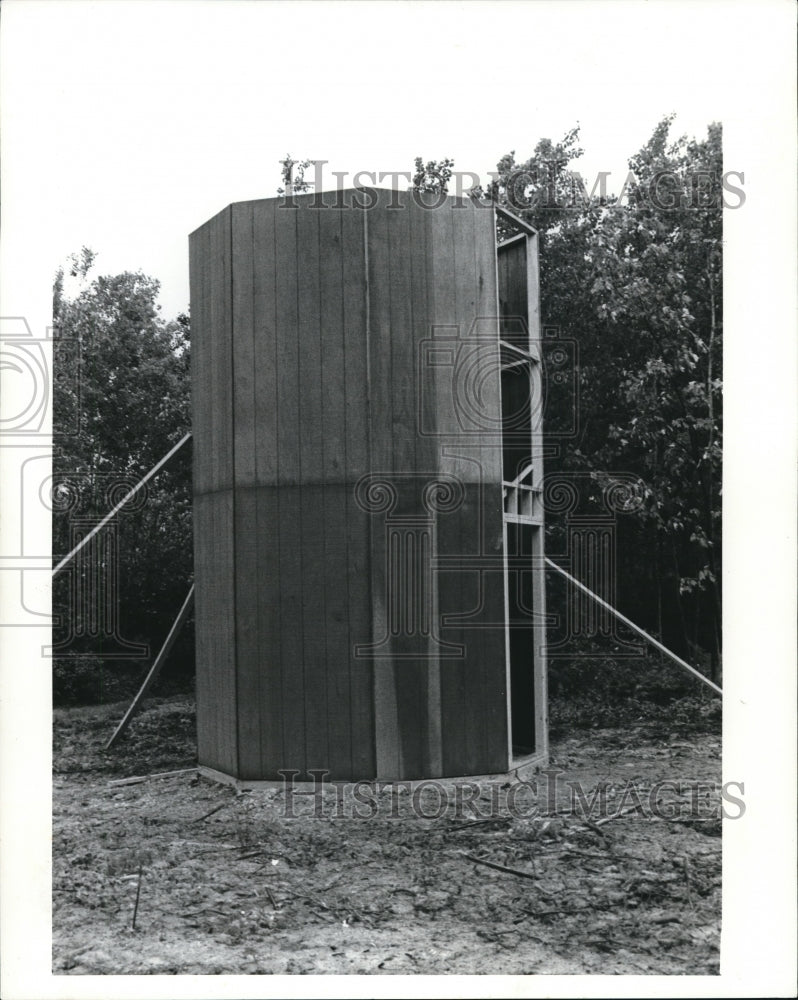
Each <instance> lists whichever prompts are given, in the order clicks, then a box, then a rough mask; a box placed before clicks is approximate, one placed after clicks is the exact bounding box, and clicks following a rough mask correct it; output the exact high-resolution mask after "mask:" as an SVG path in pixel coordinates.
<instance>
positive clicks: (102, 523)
mask: <svg viewBox="0 0 798 1000" xmlns="http://www.w3.org/2000/svg"><path fill="white" fill-rule="evenodd" d="M190 437H191V432H190V431H189V433H188V434H186V435H184V436H183V437H182V438H181V439H180V440H179V441H178V442H177V444H176V445H175V446H174V448H172V449H171V451H169V452H168V453H167V454H166V455H164V457H163V458H162V459H161V460H160V462H158V463H157V465H153V467H152V468H151V469H150V471H149V472H148V473H147V475H146V476H144V478H143V479H140V480H139V481H138V482H137V483H136V485H135V486H134V487H133V489H132V490H131V491H130V492H129V493H126V494H125V496H123V497H122V499H121V500H120V501H119V503H118V504H117V505H116V506H115V507H114V508H113V510H112V511H111V512H110V513H108V514H106V515H105V517H104V518H103V519H102V521H100V523H99V524H96V525H95V526H94V527H93V528H92V529H91V531H90V532H89V533H88V535H86V537H85V538H81V540H80V541H79V542H78V544H77V545H76V546H75V548H74V549H72V551H71V552H70V553H68V554H67V555H65V556H64V558H63V559H62V560H61V562H60V563H59V564H58V565H57V566H56V567H55V568H54V569H53V577H55V576H56V575H57V574H58V573H60V572H61V570H62V569H63V568H64V566H66V565H67V563H68V562H69V561H70V560H71V559H73V558H74V557H75V556H76V555H77V554H78V552H80V550H81V549H82V548H83V546H84V545H86V544H87V542H89V541H90V540H91V539H92V538H94V536H95V535H96V534H97V532H98V531H101V530H102V529H103V528H104V527H105V526H106V524H108V522H109V521H110V520H111V518H112V517H113V516H114V514H116V513H117V512H118V511H120V510H121V509H122V508H123V507H124V506H125V504H126V503H127V502H128V500H130V499H132V497H134V496H135V495H136V493H138V491H139V490H140V489H141V487H142V486H143V485H144V484H145V483H146V482H147V481H148V480H150V479H152V477H153V476H154V475H155V473H156V472H159V471H160V470H161V469H162V468H163V467H164V465H166V463H167V462H168V461H169V459H170V458H171V457H172V455H174V454H176V453H177V452H178V451H179V450H180V449H181V448H182V447H183V445H184V444H185V443H186V441H188V439H189V438H190Z"/></svg>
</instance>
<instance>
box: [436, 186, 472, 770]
mask: <svg viewBox="0 0 798 1000" xmlns="http://www.w3.org/2000/svg"><path fill="white" fill-rule="evenodd" d="M461 217H462V213H461ZM454 221H455V220H454V210H453V208H452V207H451V204H450V203H446V204H444V205H443V206H441V207H440V208H435V209H429V210H428V211H427V225H428V244H427V246H428V258H427V259H428V262H429V267H430V281H429V285H430V288H431V290H432V296H431V299H432V322H433V323H434V324H435V326H436V327H438V328H439V329H438V330H437V331H436V336H438V337H440V336H441V333H442V330H441V329H440V328H443V327H449V334H450V337H451V338H453V339H451V340H450V341H449V344H448V346H449V347H450V349H451V350H452V364H451V365H449V366H444V365H437V366H436V367H435V368H434V377H433V385H434V392H435V404H436V407H437V408H438V427H439V429H445V430H447V431H448V437H446V438H441V439H439V442H438V447H439V448H440V449H443V448H444V446H446V451H447V452H449V453H450V455H449V457H448V458H445V457H444V456H443V454H441V457H440V458H439V467H440V468H441V471H443V472H447V473H450V474H452V475H455V476H456V477H457V478H458V479H460V480H461V481H462V461H461V459H460V458H459V457H455V456H457V455H458V451H459V454H460V455H461V454H462V449H463V447H464V446H465V445H466V443H467V439H465V436H464V434H463V432H462V431H461V430H460V424H459V418H458V412H457V408H456V407H457V391H458V388H459V386H458V381H457V380H458V376H459V374H460V370H459V369H458V367H457V364H458V358H459V357H461V356H460V355H459V352H460V351H461V350H462V343H463V340H464V338H465V335H466V333H467V329H466V330H464V329H463V328H462V325H460V324H461V322H462V317H458V312H457V296H456V291H455V287H456V272H455V239H456V233H455V226H454ZM461 384H462V383H461ZM472 440H473V435H472ZM461 517H462V510H459V511H455V512H453V513H451V514H441V515H439V516H438V517H437V519H436V520H437V555H439V556H442V555H449V556H450V557H454V558H455V559H456V558H457V557H458V556H460V555H461V554H462V543H461ZM437 584H438V601H439V605H438V611H439V614H440V618H441V621H442V622H444V621H445V620H446V617H447V616H449V615H458V614H460V613H461V611H462V607H463V579H462V575H461V572H460V570H459V565H452V563H451V562H450V563H449V565H448V567H447V568H446V570H445V571H443V572H440V573H439V574H438V575H437ZM441 638H442V639H443V641H444V642H447V643H450V644H451V645H452V646H457V647H460V648H461V649H462V654H461V655H460V657H459V658H456V659H455V658H451V657H446V658H442V659H441V661H440V691H441V741H442V746H441V759H442V764H443V771H444V774H460V773H465V772H464V770H463V768H464V763H465V760H466V758H467V756H468V749H467V739H468V733H467V731H466V718H465V711H466V705H465V685H464V671H465V669H466V662H467V661H466V654H467V642H466V635H465V634H464V630H463V629H462V627H461V626H460V625H457V624H454V625H452V624H450V625H448V626H444V627H443V628H442V629H441Z"/></svg>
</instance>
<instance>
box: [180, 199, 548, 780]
mask: <svg viewBox="0 0 798 1000" xmlns="http://www.w3.org/2000/svg"><path fill="white" fill-rule="evenodd" d="M496 222H497V218H496V210H495V209H494V208H493V207H490V206H484V205H480V204H477V203H475V202H474V201H471V200H470V199H455V198H450V197H446V198H443V197H433V198H429V197H427V198H426V201H425V200H424V198H422V196H419V195H416V194H414V193H411V192H406V193H402V192H396V191H387V190H379V189H358V190H355V191H344V192H331V193H328V194H324V195H302V196H297V197H294V198H289V199H284V198H274V199H267V200H262V201H253V202H243V203H238V204H234V205H230V206H228V207H227V208H225V209H224V210H223V211H222V212H220V213H219V214H218V215H216V216H215V217H214V218H212V219H211V220H209V221H208V222H207V223H205V225H203V226H201V227H200V228H199V229H198V230H196V232H194V233H193V234H192V235H191V237H190V264H191V336H192V343H191V353H192V387H193V435H194V501H195V502H194V519H195V521H194V524H195V527H194V532H195V582H196V630H197V632H196V635H197V639H196V646H197V727H198V741H199V762H200V765H201V766H202V767H203V768H205V769H206V770H207V771H208V772H210V773H219V774H222V775H225V776H229V777H233V778H236V779H239V780H242V781H253V780H255V781H256V780H263V779H279V778H280V776H281V772H284V771H290V772H296V773H297V777H298V778H300V779H301V778H303V777H306V776H308V773H309V772H310V771H317V772H318V771H327V772H328V773H329V776H330V778H331V779H370V778H379V779H402V778H431V777H438V776H456V775H475V774H488V773H497V772H498V773H501V772H505V771H507V770H508V768H509V767H510V766H511V762H512V761H513V760H514V759H517V758H518V757H519V756H524V755H526V756H531V755H534V756H536V757H537V758H538V759H542V758H543V757H544V756H545V753H546V748H547V744H546V686H545V629H544V615H545V596H544V586H543V513H542V504H541V496H540V485H541V480H542V474H543V469H542V448H541V427H540V410H541V406H540V402H541V391H540V386H541V373H540V360H539V353H538V339H539V318H538V291H537V237H536V234H535V233H534V231H533V230H530V229H529V228H528V227H526V226H525V225H524V224H522V223H518V221H517V220H516V221H515V223H514V225H515V228H516V231H517V235H516V236H515V237H513V238H511V239H509V240H505V241H504V242H500V243H497V237H496V232H497V225H496Z"/></svg>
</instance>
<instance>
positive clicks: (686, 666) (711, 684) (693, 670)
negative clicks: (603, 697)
mask: <svg viewBox="0 0 798 1000" xmlns="http://www.w3.org/2000/svg"><path fill="white" fill-rule="evenodd" d="M546 565H547V566H548V567H549V568H550V569H556V570H557V572H558V573H559V574H560V575H561V576H564V577H565V579H566V580H568V581H569V583H572V584H573V585H574V586H575V587H576V588H577V589H579V590H581V591H582V592H583V593H584V594H587V596H588V597H592V598H593V600H594V601H595V602H596V603H597V604H600V605H601V607H602V608H606V610H607V611H609V612H610V614H613V615H615V617H616V618H617V619H618V620H619V621H622V622H623V623H624V625H628V626H629V628H630V629H631V630H632V631H633V632H637V634H638V635H639V636H641V637H642V638H643V639H645V640H646V642H649V643H651V645H652V646H655V647H656V648H657V649H658V650H659V651H660V652H661V653H664V654H665V655H666V656H667V657H670V659H671V660H673V662H674V663H676V664H677V665H678V666H680V667H682V668H683V669H684V670H689V671H690V673H691V674H694V675H695V676H696V677H697V678H698V679H699V680H700V681H703V682H704V684H706V685H707V686H708V687H711V688H712V690H713V691H716V692H717V693H718V694H721V695H722V694H723V689H722V688H719V687H718V685H717V684H715V682H714V681H711V680H710V679H709V678H708V677H705V676H704V674H702V673H701V672H700V671H699V670H696V668H695V667H691V666H690V664H689V663H685V661H684V660H683V659H682V658H681V657H680V656H677V655H676V653H672V652H671V651H670V650H669V649H668V647H667V646H663V645H662V643H661V642H659V641H658V640H657V639H655V638H654V636H653V635H649V634H648V632H645V631H643V629H642V628H640V626H639V625H635V623H634V622H633V621H630V620H629V619H628V618H627V617H626V615H622V614H621V612H620V611H616V610H615V608H614V607H613V606H612V605H611V604H608V603H607V602H606V601H605V600H603V599H602V598H601V597H599V595H598V594H594V593H593V591H592V590H590V589H589V588H588V587H586V586H585V585H584V584H583V583H580V582H579V581H578V580H577V579H576V578H575V577H573V576H571V574H570V573H566V571H565V570H564V569H563V568H562V566H558V565H557V563H555V562H552V561H551V559H549V558H548V557H547V558H546Z"/></svg>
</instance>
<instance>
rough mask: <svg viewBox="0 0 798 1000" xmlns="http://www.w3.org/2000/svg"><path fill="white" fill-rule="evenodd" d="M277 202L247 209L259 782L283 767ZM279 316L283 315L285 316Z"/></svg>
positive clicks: (264, 203) (272, 776)
mask: <svg viewBox="0 0 798 1000" xmlns="http://www.w3.org/2000/svg"><path fill="white" fill-rule="evenodd" d="M276 204H277V203H276V201H275V200H264V201H256V202H252V203H251V207H252V260H251V268H252V286H251V287H252V313H253V331H254V409H255V480H254V482H255V484H256V488H255V514H254V516H255V546H254V550H255V559H256V566H255V568H254V574H255V579H256V581H257V611H256V615H257V672H258V682H259V686H258V692H257V698H258V701H257V715H258V718H259V725H260V755H261V756H260V765H259V770H260V776H262V777H264V778H271V779H272V780H275V779H277V778H279V774H278V773H277V772H278V770H279V769H280V768H281V767H283V766H284V765H283V728H284V718H283V717H284V705H283V692H282V688H283V664H282V659H281V656H280V632H281V607H280V593H281V578H280V517H279V498H278V495H277V492H276V490H275V484H276V483H277V480H278V470H279V436H278V407H279V369H278V353H279V349H280V344H279V339H278V337H277V323H276V313H277V292H276V289H277V282H278V279H277V267H276V260H275V240H276V220H275V213H276V211H277V209H276ZM283 315H284V313H283Z"/></svg>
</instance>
